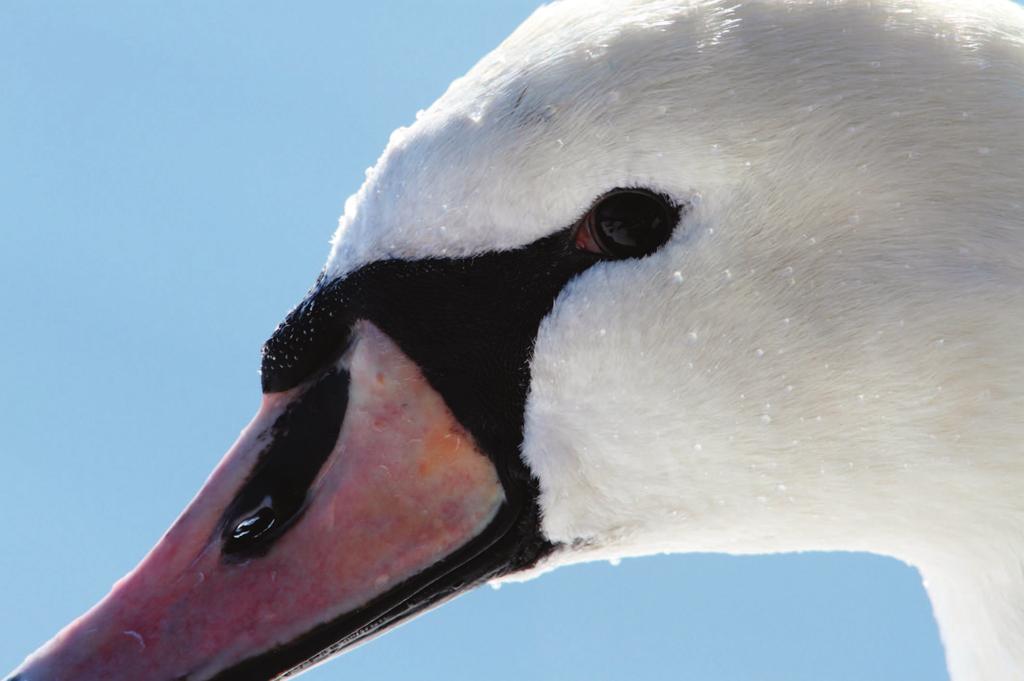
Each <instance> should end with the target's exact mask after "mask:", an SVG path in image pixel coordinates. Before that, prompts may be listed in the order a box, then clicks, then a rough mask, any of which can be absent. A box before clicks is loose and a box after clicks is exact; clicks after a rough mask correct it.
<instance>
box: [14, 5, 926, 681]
mask: <svg viewBox="0 0 1024 681" xmlns="http://www.w3.org/2000/svg"><path fill="white" fill-rule="evenodd" d="M536 4H537V3H535V2H502V3H480V2H477V1H470V0H460V1H458V2H450V1H448V2H440V1H438V2H411V1H410V2H402V3H397V2H395V3H366V4H363V5H354V4H353V5H351V6H350V5H349V4H348V3H335V2H304V3H267V2H262V3H253V2H238V1H225V2H217V3H209V2H199V1H182V2H176V3H166V2H155V1H145V0H139V1H137V2H132V3H112V2H100V3H70V2H50V3H39V2H35V1H33V0H6V1H5V2H4V3H3V4H2V5H0V92H2V93H3V95H2V100H0V101H2V104H0V186H2V188H3V189H2V195H3V202H2V209H0V317H2V319H3V320H4V333H3V341H2V346H0V349H2V351H0V375H2V376H3V377H4V383H5V388H6V389H5V390H4V391H3V392H0V414H2V417H0V424H2V425H3V438H2V439H0V479H2V480H3V482H4V502H5V503H4V508H5V514H4V520H3V522H2V523H0V547H2V549H0V612H2V613H4V616H3V617H0V633H2V635H0V673H2V672H4V671H6V670H7V669H9V668H12V667H14V666H15V665H16V664H17V663H18V662H20V660H21V659H22V657H23V656H24V655H25V654H27V653H28V652H30V651H31V650H32V649H34V648H35V647H36V646H38V645H39V644H40V643H42V642H43V641H44V640H45V639H47V638H48V637H49V636H50V635H52V634H53V633H55V632H56V631H57V630H58V629H59V628H60V627H61V626H63V625H64V624H65V623H66V622H67V621H69V620H70V619H71V618H73V617H75V616H76V615H78V614H80V613H81V612H82V611H84V610H85V609H86V608H87V607H89V606H90V605H91V604H92V603H94V602H95V601H96V600H98V599H99V598H100V597H101V596H102V595H103V594H104V593H106V591H107V589H109V587H110V585H111V584H112V583H113V581H114V580H116V579H117V578H118V577H120V576H121V575H122V574H124V573H125V572H126V571H127V570H129V569H130V568H131V567H132V566H133V565H134V564H135V563H136V562H137V561H138V559H139V558H140V557H141V556H142V555H143V554H144V553H145V551H146V550H147V549H148V548H149V547H150V546H151V545H152V544H153V543H154V542H155V541H156V540H157V539H158V538H159V536H160V535H161V533H162V532H163V530H164V529H165V528H166V527H167V526H168V524H169V523H170V522H171V520H173V518H174V517H175V516H176V515H177V513H178V512H179V511H180V509H181V508H182V507H183V506H184V505H185V503H186V502H187V501H188V500H189V499H190V498H191V496H192V494H193V493H194V492H195V490H196V489H198V487H199V485H200V484H201V483H202V481H203V480H204V479H205V477H206V475H207V473H208V472H209V471H210V470H211V469H212V467H213V465H214V464H215V463H216V462H217V460H218V459H219V458H220V456H221V454H222V453H223V452H224V451H225V450H226V449H227V447H228V446H229V445H230V444H231V442H232V441H233V440H234V438H235V436H236V435H237V433H238V431H239V430H240V429H241V427H242V426H243V425H244V424H245V423H246V422H247V421H248V419H249V418H250V416H251V415H252V413H253V412H254V411H255V409H256V406H257V403H258V398H259V380H258V375H257V368H258V361H259V346H260V344H261V342H262V341H263V340H264V339H265V337H266V336H267V335H268V334H269V332H270V331H271V330H272V329H273V328H274V326H275V324H276V323H277V321H278V320H279V319H280V318H281V317H282V316H283V314H284V313H285V312H286V311H287V310H288V308H289V307H290V306H291V305H292V304H294V303H295V302H296V301H297V300H299V298H300V297H301V296H302V294H303V293H304V292H305V290H306V289H307V288H308V286H309V285H310V284H311V283H312V281H313V279H314V277H315V275H316V273H317V271H318V270H319V268H320V266H321V264H322V262H323V259H324V258H325V256H326V253H327V239H328V237H329V235H330V233H331V231H332V230H333V228H334V225H335V222H336V219H337V216H338V215H339V214H340V213H341V211H342V205H343V203H344V200H345V197H346V196H348V195H349V194H350V193H352V192H354V191H355V190H356V189H357V188H358V186H359V184H360V182H361V181H362V177H363V170H364V169H365V168H366V167H367V166H369V165H371V164H372V163H373V162H374V160H375V159H376V157H377V154H378V153H379V152H380V150H381V149H382V148H383V146H384V144H385V143H386V141H387V138H388V134H389V133H390V131H391V130H392V129H394V128H395V127H397V126H399V125H403V124H407V123H409V122H410V121H411V120H412V119H413V117H414V115H415V113H416V111H417V110H418V109H421V108H424V107H426V106H428V105H429V104H430V102H431V101H433V99H435V98H436V97H437V96H438V95H440V94H441V93H442V92H443V91H444V89H445V87H446V86H447V84H448V83H449V82H450V81H451V80H452V79H453V78H455V77H457V76H459V75H461V74H463V73H464V72H465V71H466V70H467V69H468V68H469V67H470V66H472V64H473V63H474V62H475V61H476V60H477V59H478V58H480V57H481V56H482V55H483V54H485V53H486V52H487V51H488V50H489V49H491V48H492V47H494V46H495V45H497V44H498V42H499V41H500V40H501V39H502V38H503V37H504V36H505V35H507V34H508V33H509V32H510V31H511V30H512V29H513V28H514V27H515V26H516V25H517V24H518V23H519V22H521V21H522V20H523V19H524V18H526V16H528V14H529V13H530V11H531V9H532V8H533V7H535V6H536ZM369 675H372V678H375V679H378V680H379V681H386V680H389V679H402V680H403V681H407V680H408V679H435V678H448V679H470V678H474V679H475V678H488V679H491V680H492V681H501V680H504V679H509V680H511V679H522V678H524V677H525V678H531V679H542V680H547V679H551V680H555V679H559V680H564V679H580V680H587V681H591V680H599V679H609V680H611V679H626V678H628V679H652V680H653V679H668V678H671V679H693V680H701V681H715V680H720V681H733V680H735V681H739V680H743V681H802V680H806V681H839V680H844V679H849V680H854V679H856V680H861V679H873V680H875V681H882V680H885V679H893V680H897V679H898V680H900V681H918V680H921V681H924V680H928V681H932V680H937V679H944V678H946V674H945V671H944V665H943V662H942V653H941V648H940V645H939V641H938V634H937V631H936V627H935V623H934V621H933V619H932V615H931V610H930V607H929V605H928V601H927V599H926V597H925V594H924V591H923V589H922V587H921V584H920V578H919V576H918V574H917V573H916V572H915V571H914V570H912V569H911V568H909V567H907V566H905V565H902V564H900V563H897V562H895V561H892V560H888V559H883V558H879V557H874V556H867V555H857V554H815V555H802V556H777V557H746V558H735V557H727V556H705V555H701V556H671V557H665V556H661V557H655V558H647V559H638V560H628V561H624V562H623V563H622V564H621V565H619V566H614V567H613V566H610V565H607V564H593V565H586V566H578V567H573V568H568V569H564V570H561V571H558V572H555V573H553V574H550V575H547V576H545V577H543V578H542V579H540V580H537V581H534V582H531V583H528V584H521V585H509V586H506V587H504V588H502V589H501V590H493V589H489V588H483V589H480V590H477V591H476V592H473V593H471V594H469V595H467V596H464V597H463V598H461V599H459V600H457V601H456V602H454V603H451V604H448V605H446V606H444V607H443V608H441V609H439V610H437V611H434V612H432V613H430V614H428V615H427V616H425V617H422V618H420V619H418V620H416V621H414V622H413V623H411V624H408V625H406V626H404V627H401V628H400V629H399V630H397V631H395V632H392V633H391V634H389V635H387V636H385V637H384V638H381V639H378V640H376V641H374V642H372V643H370V644H369V645H366V646H364V647H362V648H360V649H358V650H356V651H354V652H352V653H350V654H348V655H346V656H344V657H343V658H340V659H336V660H334V661H333V662H331V663H329V664H328V665H326V666H323V667H321V668H320V669H318V670H316V671H314V672H312V673H310V674H309V675H307V676H304V677H303V679H307V678H308V679H310V681H315V680H317V679H319V680H321V681H322V680H326V679H341V678H364V677H367V676H369Z"/></svg>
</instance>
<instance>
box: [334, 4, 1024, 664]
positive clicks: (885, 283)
mask: <svg viewBox="0 0 1024 681" xmlns="http://www.w3.org/2000/svg"><path fill="white" fill-rule="evenodd" d="M1022 158H1024V10H1022V9H1021V8H1019V7H1017V6H1014V5H1013V4H1012V3H1010V2H995V1H993V2H978V3H964V2H952V1H948V2H921V1H917V0H877V1H874V2H867V1H850V2H829V3H823V2H822V3H807V2H783V1H776V2H746V3H744V4H742V5H741V4H738V3H733V2H716V1H693V2H660V1H656V2H645V3H638V2H613V3H608V2H604V3H587V2H560V3H557V4H554V5H551V6H548V7H544V8H542V9H540V10H539V11H538V12H537V13H536V14H535V15H534V16H533V17H531V18H530V19H529V20H528V21H527V22H526V23H525V24H524V25H523V26H522V27H521V28H520V29H518V30H517V31H516V32H515V33H514V34H513V35H512V36H511V37H509V38H508V39H507V40H506V41H505V42H504V43H503V44H502V45H501V46H499V47H498V49H496V50H495V51H494V52H493V53H491V54H490V55H488V56H487V57H485V58H484V59H483V60H482V61H481V62H480V63H479V64H478V65H477V66H476V67H475V68H474V69H473V70H472V71H471V72H470V73H469V74H467V75H466V76H465V77H464V78H462V79H459V80H457V81H456V82H455V83H453V84H452V86H451V88H450V89H449V90H448V92H447V93H446V94H445V95H444V96H443V97H442V98H441V99H440V100H439V101H438V102H437V103H436V104H434V105H433V106H432V107H431V108H430V109H429V110H427V111H425V112H422V113H421V114H420V115H419V116H418V117H417V121H416V123H415V124H413V125H412V126H410V127H409V128H405V129H401V130H399V131H396V133H395V134H394V135H393V137H392V140H391V143H390V144H389V146H388V149H387V150H386V151H385V153H384V155H383V156H382V158H381V159H380V161H379V162H378V164H377V166H376V167H375V168H373V169H371V170H370V171H368V175H367V181H366V183H365V184H364V186H363V187H362V189H361V190H360V191H359V193H358V194H357V195H356V196H354V197H352V198H351V199H350V200H349V201H348V203H347V204H346V210H345V215H344V216H343V218H342V220H341V224H340V227H339V230H338V233H337V235H336V238H335V241H334V247H333V250H332V254H331V258H330V260H329V262H328V273H329V274H330V275H331V276H341V275H342V274H344V273H345V272H348V271H351V270H352V269H354V268H356V267H358V266H359V265H361V264H363V263H365V262H368V261H372V260H376V259H379V258H384V257H399V258H413V257H423V256H430V255H452V256H454V255H465V254H471V253H477V252H482V251H488V250H494V249H501V248H512V247H515V246H518V245H522V244H525V243H529V242H531V241H533V240H535V239H537V238H539V237H541V236H543V235H546V234H549V233H551V232H554V231H556V230H558V229H562V228H564V227H566V226H567V225H569V224H571V223H572V222H573V220H574V219H575V218H576V217H577V216H579V215H580V214H581V213H583V212H584V211H585V210H586V209H587V207H588V206H589V205H590V204H591V202H592V201H593V200H594V199H595V197H598V196H600V195H601V194H602V193H603V192H605V191H607V190H609V189H612V188H614V187H619V186H634V185H636V186H645V187H650V188H653V189H657V190H660V191H664V192H666V193H668V194H670V195H672V196H674V197H676V198H677V199H678V200H679V201H681V202H685V203H686V204H687V205H688V206H689V210H688V212H687V214H686V215H685V217H684V219H683V221H682V224H681V225H680V226H679V228H678V229H677V231H676V233H675V235H674V236H673V238H672V240H671V241H670V242H669V244H667V245H666V246H665V247H664V248H663V249H662V250H661V251H659V252H658V253H656V254H655V255H654V256H652V257H649V258H646V259H643V260H638V261H627V262H608V263H603V264H601V265H598V266H595V267H594V268H592V269H591V270H589V271H587V272H586V273H585V274H583V275H582V276H580V277H579V278H578V279H577V280H575V281H574V282H572V283H571V284H570V285H569V286H568V287H567V288H566V290H565V291H563V293H562V295H561V296H560V298H559V299H558V300H557V302H556V304H555V306H554V309H553V311H552V313H551V315H550V316H549V317H548V318H547V319H546V320H545V322H544V324H543V325H542V329H541V332H540V335H539V337H538V340H537V345H536V351H535V356H534V359H533V365H532V372H533V373H532V377H533V379H532V380H533V382H532V386H531V393H530V398H529V402H528V408H527V414H526V417H527V429H526V438H525V443H524V448H523V455H524V457H525V459H526V460H527V462H528V463H529V465H530V466H531V468H532V470H533V471H534V472H535V474H536V475H537V476H538V477H539V479H540V483H541V489H542V500H541V501H542V509H543V513H544V530H545V532H546V533H547V534H548V535H549V537H550V538H551V539H552V540H555V541H558V542H564V544H565V546H566V547H567V548H565V549H564V550H563V551H561V552H560V553H558V554H556V556H555V557H554V558H553V559H552V560H551V561H550V562H549V563H548V564H546V565H545V566H542V568H541V569H547V568H550V567H553V566H555V565H558V564H564V563H568V562H575V561H579V560H588V559H594V558H608V557H612V556H623V555H639V554H646V553H653V552H659V551H728V552H736V553H751V552H776V551H801V550H810V549H848V550H857V551H872V552H877V553H882V554H887V555H891V556H896V557H899V558H901V559H903V560H906V561H908V562H910V563H912V564H914V565H916V566H918V567H919V568H920V569H921V570H922V571H923V573H924V575H925V577H926V581H927V587H928V590H929V593H930V595H931V597H932V600H933V604H934V607H935V611H936V615H937V618H938V620H939V624H940V628H941V631H942V635H943V638H944V641H945V644H946V648H947V657H948V661H949V666H950V669H951V673H952V675H953V678H954V679H957V680H960V681H963V680H969V681H973V680H988V679H1010V678H1020V676H1021V674H1022V673H1024V458H1022V457H1024V444H1022V443H1024V342H1022V339H1024V218H1022V215H1024V212H1022V202H1024V197H1022V190H1021V187H1024V163H1022V161H1021V159H1022ZM496 276H501V273H496ZM524 295H529V292H524Z"/></svg>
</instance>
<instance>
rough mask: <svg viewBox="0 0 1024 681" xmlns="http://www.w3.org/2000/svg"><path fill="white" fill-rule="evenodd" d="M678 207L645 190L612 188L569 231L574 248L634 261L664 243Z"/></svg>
mask: <svg viewBox="0 0 1024 681" xmlns="http://www.w3.org/2000/svg"><path fill="white" fill-rule="evenodd" d="M678 221H679V208H678V206H676V205H674V204H673V203H672V201H671V200H670V199H669V198H668V197H666V196H663V195H661V194H656V193H654V192H651V191H647V190H646V189H616V190H614V191H611V192H609V193H608V194H605V195H604V196H603V197H602V198H601V199H600V200H599V201H598V202H597V203H596V204H595V205H594V207H593V208H591V209H590V210H589V211H587V214H586V215H584V216H583V217H582V218H581V219H580V221H579V222H577V223H576V228H575V229H574V230H573V239H574V241H575V243H576V247H577V248H579V249H580V250H583V251H588V252H590V253H594V254H596V255H602V256H605V257H608V258H636V257H639V256H642V255H647V254H648V253H653V252H654V251H655V250H657V249H658V247H659V246H661V245H662V244H664V243H665V242H666V241H668V237H669V235H671V234H672V228H673V227H675V226H676V223H677V222H678Z"/></svg>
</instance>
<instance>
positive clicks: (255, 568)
mask: <svg viewBox="0 0 1024 681" xmlns="http://www.w3.org/2000/svg"><path fill="white" fill-rule="evenodd" d="M352 338H353V340H352V342H351V344H350V346H349V349H348V351H347V352H346V354H345V355H344V356H343V357H341V358H340V359H338V360H337V361H336V362H334V363H333V364H332V365H331V366H330V367H327V368H326V369H325V370H324V371H322V372H320V373H318V374H317V375H316V376H314V377H313V378H310V379H309V380H307V381H306V382H305V383H302V384H300V385H298V386H296V387H294V388H292V389H290V390H287V391H285V392H280V393H273V394H268V395H266V396H265V397H264V400H263V404H262V406H261V407H260V410H259V412H258V413H257V415H256V417H255V419H253V421H252V423H250V424H249V426H248V427H247V428H246V429H245V430H244V431H243V432H242V434H241V436H240V437H239V439H238V442H237V443H235V445H234V446H233V447H232V448H231V450H230V451H229V452H228V453H227V455H226V456H225V457H224V459H223V461H222V462H221V463H220V465H219V466H218V467H217V469H216V470H215V471H214V472H213V474H212V475H211V476H210V479H209V480H208V481H207V483H206V484H205V485H204V486H203V488H202V490H200V492H199V494H198V495H197V496H196V498H195V499H194V500H193V501H192V503H191V504H190V505H189V506H188V508H186V510H185V511H184V513H183V514H182V515H181V517H180V518H178V520H177V521H176V522H175V523H174V525H173V526H172V527H171V528H170V529H169V530H168V531H167V533H166V535H164V537H163V538H162V539H161V540H160V542H159V543H158V544H157V545H156V547H155V548H153V550H152V551H151V552H150V553H149V555H148V556H146V558H145V559H143V561H142V562H141V563H140V564H139V566H138V567H137V568H136V569H135V570H134V571H132V572H131V573H130V574H129V575H127V576H126V577H125V578H123V579H122V580H121V581H120V582H118V583H117V584H116V585H115V586H114V588H113V589H112V591H111V592H110V594H109V595H108V596H107V597H106V598H104V599H103V600H102V601H101V602H100V603H99V604H97V605H96V606H95V607H93V609H92V610H90V611H89V612H87V613H86V614H85V615H83V616H82V617H80V618H79V619H78V620H76V621H74V622H73V623H72V624H70V625H69V626H68V627H67V628H65V629H64V630H63V631H62V632H60V633H59V634H57V636H56V637H54V639H53V640H51V641H50V642H49V643H47V644H46V645H44V646H43V647H42V648H41V649H40V650H39V651H37V652H36V653H35V654H33V655H32V656H31V657H29V658H28V660H26V662H25V663H24V664H23V665H22V667H21V668H20V669H19V670H18V671H17V672H16V673H15V676H14V677H13V678H15V679H18V681H180V680H184V679H187V680H188V681H204V680H207V679H219V680H226V679H264V678H270V677H273V676H276V675H278V674H281V673H285V672H287V671H288V670H289V669H292V668H294V667H295V666H296V665H300V664H303V663H305V662H306V661H307V660H308V659H309V658H311V657H312V656H314V655H315V654H317V653H318V652H319V651H320V650H321V649H323V648H327V647H329V646H331V645H332V644H336V645H335V646H334V647H335V648H339V649H340V648H341V647H344V646H346V645H349V644H351V643H353V642H356V641H357V640H359V639H360V638H362V637H364V636H366V635H369V634H372V633H375V632H376V631H377V630H378V629H381V628H382V627H385V626H387V625H388V624H389V623H392V622H394V621H397V620H398V619H401V618H403V617H406V616H408V615H409V614H412V613H414V612H415V611H417V610H420V609H422V608H425V607H427V606H429V605H431V604H433V603H435V602H438V601H439V600H443V599H444V598H447V597H450V596H451V595H453V594H454V593H456V592H457V590H458V589H459V588H460V586H462V585H463V583H464V581H465V578H463V577H460V578H459V579H458V580H455V581H452V580H451V579H448V581H447V582H446V581H445V580H446V578H447V576H449V575H451V574H453V570H454V568H456V567H457V566H458V565H460V564H465V563H466V561H470V560H472V559H473V557H475V556H476V555H478V554H479V553H480V551H481V550H482V549H483V548H485V547H486V546H487V544H488V543H490V542H491V541H494V540H492V539H489V538H487V537H489V536H490V534H491V533H492V529H493V527H494V526H495V525H496V524H500V523H501V522H503V521H502V516H503V509H504V507H505V501H506V497H505V491H504V489H503V486H502V484H501V482H500V480H499V476H498V472H497V470H496V468H495V466H494V465H493V464H492V462H491V460H490V459H488V458H487V456H485V455H484V454H483V453H482V452H481V451H480V450H479V449H478V447H477V445H476V443H475V442H474V439H473V437H472V436H471V435H470V434H469V433H468V432H467V431H466V430H465V429H464V428H463V427H462V426H461V425H460V424H459V423H458V422H457V421H456V419H455V418H454V416H453V415H452V413H451V412H450V411H449V409H448V407H447V406H446V405H445V403H444V400H443V399H442V398H441V397H440V395H439V394H438V393H437V392H436V391H435V390H434V389H433V388H432V387H431V386H430V385H429V384H428V382H427V381H426V379H425V378H424V377H423V375H422V373H421V372H420V370H419V369H418V367H417V366H416V365H415V364H414V363H413V362H412V361H411V360H409V359H408V358H407V357H406V356H405V355H404V354H403V353H402V351H401V350H400V349H399V348H398V347H397V346H396V345H395V343H394V342H392V341H391V339H389V338H388V337H387V336H386V335H385V334H384V333H383V332H381V331H380V330H379V329H378V328H376V327H375V326H373V325H372V324H370V323H369V322H359V323H357V324H356V326H355V328H354V330H353V337H352ZM302 419H307V420H315V421H318V423H319V424H320V426H319V428H320V431H321V432H320V433H319V435H318V436H317V437H318V438H319V439H318V440H317V443H316V444H315V446H314V445H313V444H310V445H309V448H316V447H320V448H321V449H322V451H321V452H319V453H316V454H314V453H311V452H310V451H306V450H307V449H308V448H307V447H306V441H305V440H303V439H302V438H297V437H296V433H295V432H293V431H295V430H297V429H298V427H299V426H298V425H297V423H298V422H299V421H301V420H302ZM324 424H328V425H324ZM330 424H334V425H330ZM282 442H286V443H291V444H290V445H288V446H287V447H285V448H284V449H282V444H281V443H282ZM282 457H284V458H283V459H282ZM288 457H291V458H290V459H289V458H288ZM309 457H313V462H312V463H310V460H309ZM295 470H299V471H301V470H307V471H308V478H309V479H308V480H306V481H300V482H301V484H300V482H296V480H292V479H290V478H289V476H294V475H296V474H295V473H294V471H295ZM300 477H301V476H300ZM264 487H265V488H266V489H263V488H264ZM477 576H479V575H477ZM439 585H440V586H439ZM332 652H333V649H332Z"/></svg>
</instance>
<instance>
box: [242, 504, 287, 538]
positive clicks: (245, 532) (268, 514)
mask: <svg viewBox="0 0 1024 681" xmlns="http://www.w3.org/2000/svg"><path fill="white" fill-rule="evenodd" d="M276 521H277V515H276V514H275V513H274V509H273V508H271V506H270V502H269V501H267V502H266V503H265V504H264V505H263V506H261V507H260V508H258V509H257V510H256V512H255V513H253V514H252V515H250V516H248V517H247V518H244V519H243V520H241V521H239V523H238V524H237V525H235V529H234V530H232V531H231V538H232V539H234V540H235V541H254V540H256V539H259V538H260V537H261V536H262V535H263V534H264V533H266V532H267V531H268V530H270V528H272V527H273V526H274V523H275V522H276Z"/></svg>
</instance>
